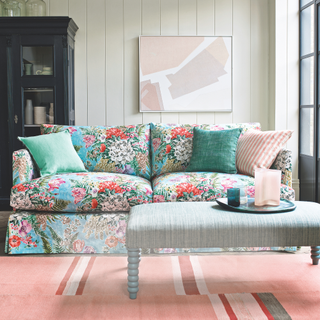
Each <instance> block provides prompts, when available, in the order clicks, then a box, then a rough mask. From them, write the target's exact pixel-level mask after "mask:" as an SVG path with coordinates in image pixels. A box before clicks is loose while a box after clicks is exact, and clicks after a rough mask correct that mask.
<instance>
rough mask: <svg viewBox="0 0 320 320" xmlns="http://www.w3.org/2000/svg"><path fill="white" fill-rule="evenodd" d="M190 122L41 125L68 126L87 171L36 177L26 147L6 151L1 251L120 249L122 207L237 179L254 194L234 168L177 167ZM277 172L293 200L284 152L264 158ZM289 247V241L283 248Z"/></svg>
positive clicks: (185, 153) (184, 159) (207, 195)
mask: <svg viewBox="0 0 320 320" xmlns="http://www.w3.org/2000/svg"><path fill="white" fill-rule="evenodd" d="M194 126H195V125H173V124H155V123H151V124H143V125H131V126H119V127H103V126H82V127H77V126H72V127H71V126H59V125H42V126H41V133H42V134H51V133H56V132H61V131H68V132H69V133H70V135H71V139H72V143H73V146H74V148H75V150H76V151H77V153H78V155H79V157H80V158H81V160H82V161H83V163H84V165H85V167H86V169H87V170H88V172H81V173H67V174H55V175H49V176H43V177H39V176H38V173H37V169H36V165H35V163H34V162H33V159H32V157H31V155H30V153H29V152H28V151H27V150H26V149H22V150H18V151H15V152H14V154H13V187H12V191H11V206H12V207H13V208H14V211H13V212H12V214H11V215H10V217H9V221H8V228H7V236H6V247H5V250H6V252H7V253H9V254H26V253H33V254H34V253H126V248H125V232H126V225H127V221H128V216H129V210H130V207H132V206H135V205H143V204H145V203H151V202H171V201H214V200H215V198H219V197H226V192H227V189H228V188H230V187H232V186H233V185H234V184H235V183H237V182H239V181H241V182H243V183H244V184H245V185H247V186H248V192H249V195H251V196H253V195H254V178H253V177H250V176H246V175H242V174H225V173H216V172H185V169H186V167H187V166H188V164H189V162H190V158H191V154H192V136H193V127H194ZM199 127H200V128H201V129H204V130H225V129H232V128H242V129H243V131H242V134H243V133H244V132H246V131H247V130H248V129H258V130H260V124H259V123H242V124H227V125H199ZM272 167H273V168H276V169H279V170H281V171H282V185H281V197H283V198H286V199H289V200H293V199H294V197H295V195H294V190H293V189H292V184H291V183H292V176H291V174H292V163H291V151H289V150H285V149H283V150H281V151H280V152H279V154H278V156H277V159H276V160H275V162H274V164H273V165H272ZM253 249H254V250H261V249H264V250H266V249H267V250H268V249H275V250H278V249H283V248H225V249H221V248H212V249H210V250H208V249H201V248H198V249H188V248H184V249H174V248H170V249H169V248H158V249H154V248H153V249H149V250H147V251H146V252H179V251H184V252H190V251H193V252H194V251H196V252H202V251H205V252H208V251H218V250H253ZM286 249H287V250H295V248H286Z"/></svg>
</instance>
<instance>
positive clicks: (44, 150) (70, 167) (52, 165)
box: [18, 131, 87, 176]
mask: <svg viewBox="0 0 320 320" xmlns="http://www.w3.org/2000/svg"><path fill="white" fill-rule="evenodd" d="M18 139H19V140H20V141H22V142H23V143H24V145H25V146H26V147H27V148H28V150H29V151H30V153H31V155H32V157H33V159H34V160H35V162H36V164H37V166H38V168H39V171H40V175H41V176H46V175H51V174H56V173H66V172H86V171H87V170H86V169H85V167H84V164H83V162H82V161H81V159H80V158H79V156H78V154H77V152H76V150H75V149H74V147H73V144H72V142H71V137H70V134H69V132H66V131H64V132H60V133H52V134H47V135H42V136H35V137H28V138H22V137H18Z"/></svg>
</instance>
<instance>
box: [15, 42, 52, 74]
mask: <svg viewBox="0 0 320 320" xmlns="http://www.w3.org/2000/svg"><path fill="white" fill-rule="evenodd" d="M21 66H22V75H24V76H32V75H37V76H52V75H54V65H53V47H52V46H23V47H22V63H21Z"/></svg>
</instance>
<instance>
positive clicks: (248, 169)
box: [236, 130, 293, 177]
mask: <svg viewBox="0 0 320 320" xmlns="http://www.w3.org/2000/svg"><path fill="white" fill-rule="evenodd" d="M292 133H293V131H292V130H280V131H258V130H248V131H247V132H246V133H245V134H244V135H243V136H242V137H241V138H240V139H239V140H238V146H237V153H236V167H237V171H238V172H239V173H243V174H246V175H249V176H252V177H253V176H254V171H255V169H256V168H265V169H269V168H270V167H271V165H272V163H273V162H274V160H275V159H276V157H277V155H278V153H279V151H280V150H281V149H282V148H283V146H284V144H285V143H286V142H287V141H288V140H289V139H290V137H291V136H292Z"/></svg>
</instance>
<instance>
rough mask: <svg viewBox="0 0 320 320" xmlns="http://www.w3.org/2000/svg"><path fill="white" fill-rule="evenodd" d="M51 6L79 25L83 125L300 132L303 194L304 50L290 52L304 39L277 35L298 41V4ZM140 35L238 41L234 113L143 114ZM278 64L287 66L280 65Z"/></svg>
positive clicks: (164, 1) (211, 1)
mask: <svg viewBox="0 0 320 320" xmlns="http://www.w3.org/2000/svg"><path fill="white" fill-rule="evenodd" d="M45 2H46V3H47V11H48V15H50V16H70V17H71V18H73V20H74V21H75V22H76V24H77V25H78V27H79V30H78V32H77V34H76V46H75V102H76V106H75V108H76V124H77V125H123V124H126V125H127V124H135V123H147V122H167V123H217V124H218V123H231V122H260V123H261V126H262V130H270V129H284V128H293V129H294V130H295V135H294V138H293V139H292V140H291V141H290V142H289V143H288V147H289V148H290V149H291V150H293V151H294V182H295V185H294V187H295V189H296V191H298V186H299V184H298V180H297V178H298V174H297V170H298V164H297V159H298V100H297V99H298V98H297V97H298V87H297V86H298V78H297V77H298V69H297V68H298V65H297V64H298V57H297V56H296V55H297V54H298V47H297V48H294V50H293V53H291V49H292V48H293V47H294V46H297V41H298V38H295V39H294V40H292V39H290V40H288V39H286V40H285V41H283V39H282V38H279V36H278V34H277V32H278V31H275V30H277V28H278V27H281V28H283V27H284V30H285V32H286V34H285V35H283V33H281V36H288V35H289V33H292V34H293V35H294V36H295V37H298V25H296V26H295V24H296V23H297V21H296V19H298V11H297V10H298V0H277V1H275V0H45ZM280 13H281V14H280ZM287 14H289V16H288V15H287ZM281 15H285V16H286V18H285V19H284V21H282V20H283V19H282V18H283V17H282V18H280V16H281ZM279 24H281V25H279ZM290 26H291V27H292V26H293V27H294V28H293V31H291V29H290ZM139 35H216V36H229V35H231V36H233V112H231V113H213V112H211V113H209V112H207V113H197V112H192V113H191V112H188V113H140V112H139V92H138V91H139V77H138V75H139V73H138V67H139V59H138V58H139V57H138V48H139V45H138V37H139ZM278 46H281V47H283V48H281V54H280V53H279V54H278V52H277V49H278V48H277V47H278ZM277 59H284V60H283V61H282V62H281V64H279V63H278V60H277ZM291 67H293V71H292V72H291V69H290V68H291ZM291 90H295V92H294V95H293V96H292V95H291Z"/></svg>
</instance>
